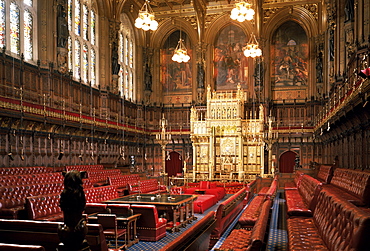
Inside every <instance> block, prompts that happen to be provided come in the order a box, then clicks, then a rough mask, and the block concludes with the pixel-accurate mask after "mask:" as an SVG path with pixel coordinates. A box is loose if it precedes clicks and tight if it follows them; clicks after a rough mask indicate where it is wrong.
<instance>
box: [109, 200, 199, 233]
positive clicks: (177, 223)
mask: <svg viewBox="0 0 370 251" xmlns="http://www.w3.org/2000/svg"><path fill="white" fill-rule="evenodd" d="M196 198H197V195H191V194H172V195H170V194H158V195H155V194H140V195H139V194H132V195H128V196H124V197H119V198H116V199H112V200H108V201H104V203H108V204H109V203H114V204H116V203H123V204H142V205H155V206H156V208H157V210H158V214H159V215H163V216H164V217H165V218H166V219H167V222H170V221H172V222H173V225H168V226H167V230H169V231H172V232H174V231H180V227H184V226H186V224H188V223H190V222H192V221H193V220H195V219H196V217H195V216H194V208H193V202H194V200H195V199H196Z"/></svg>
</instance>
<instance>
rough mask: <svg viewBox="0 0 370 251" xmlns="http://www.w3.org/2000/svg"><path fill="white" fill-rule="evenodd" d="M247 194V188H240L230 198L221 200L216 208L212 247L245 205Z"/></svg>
mask: <svg viewBox="0 0 370 251" xmlns="http://www.w3.org/2000/svg"><path fill="white" fill-rule="evenodd" d="M246 196H247V189H246V188H243V189H240V190H239V192H237V193H236V194H234V195H232V196H231V197H230V198H228V199H226V200H225V201H223V202H221V203H220V205H219V206H218V208H217V210H216V226H215V228H214V229H213V231H212V234H211V241H210V247H212V246H213V245H214V244H215V243H216V242H217V241H218V239H219V238H220V237H221V235H222V234H223V233H224V232H225V230H226V228H227V227H228V226H229V225H230V223H231V222H232V221H233V220H234V219H235V218H236V216H237V215H238V214H239V213H240V211H241V210H242V209H243V207H244V203H243V201H244V198H245V197H246Z"/></svg>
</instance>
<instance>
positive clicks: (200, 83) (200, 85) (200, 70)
mask: <svg viewBox="0 0 370 251" xmlns="http://www.w3.org/2000/svg"><path fill="white" fill-rule="evenodd" d="M204 74H205V72H204V66H203V64H202V63H198V75H197V81H198V88H204Z"/></svg>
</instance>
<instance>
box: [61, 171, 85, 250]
mask: <svg viewBox="0 0 370 251" xmlns="http://www.w3.org/2000/svg"><path fill="white" fill-rule="evenodd" d="M85 175H86V172H79V171H69V172H67V173H65V172H63V176H64V190H63V191H62V193H61V195H60V208H61V209H62V211H63V215H64V224H61V225H59V226H58V235H59V239H60V241H61V242H62V243H60V244H59V248H58V250H63V251H67V250H68V251H80V250H90V248H89V245H88V243H87V241H86V239H85V236H86V234H87V226H86V220H85V219H84V218H83V217H82V213H83V211H84V210H85V206H86V199H85V193H84V191H83V186H82V185H83V183H82V178H84V176H85Z"/></svg>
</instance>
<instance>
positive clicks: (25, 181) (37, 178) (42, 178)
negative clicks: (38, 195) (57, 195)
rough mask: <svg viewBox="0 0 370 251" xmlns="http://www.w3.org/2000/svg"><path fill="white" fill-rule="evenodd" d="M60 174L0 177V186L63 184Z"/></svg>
mask: <svg viewBox="0 0 370 251" xmlns="http://www.w3.org/2000/svg"><path fill="white" fill-rule="evenodd" d="M63 181H64V177H63V176H62V174H61V173H38V174H22V175H4V176H0V186H20V185H30V184H38V183H55V182H63Z"/></svg>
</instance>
